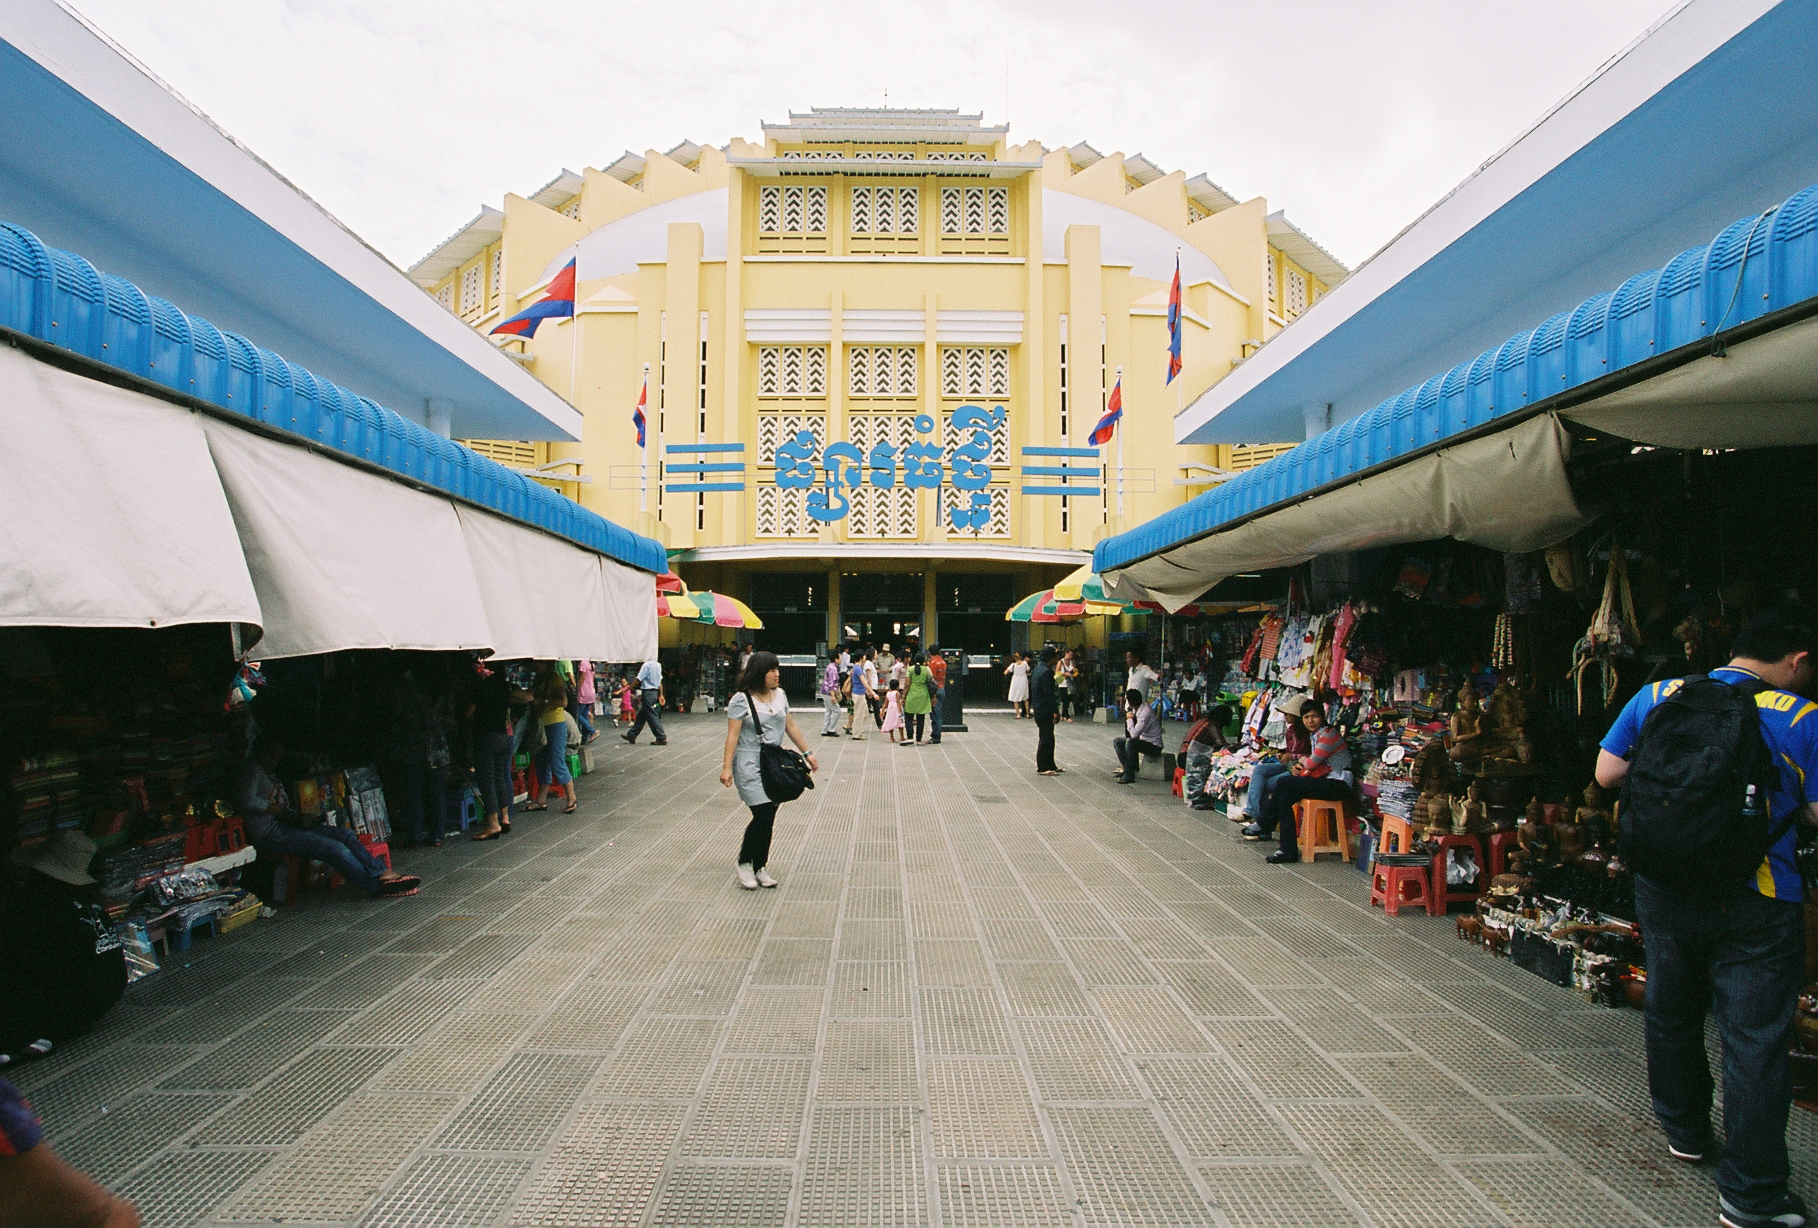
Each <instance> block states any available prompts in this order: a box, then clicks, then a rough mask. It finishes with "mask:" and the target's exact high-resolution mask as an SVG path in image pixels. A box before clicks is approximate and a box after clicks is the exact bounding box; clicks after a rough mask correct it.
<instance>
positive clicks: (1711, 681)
mask: <svg viewBox="0 0 1818 1228" xmlns="http://www.w3.org/2000/svg"><path fill="white" fill-rule="evenodd" d="M1766 688H1767V684H1766V683H1765V682H1763V681H1761V680H1760V679H1758V678H1751V679H1749V680H1748V681H1746V682H1742V683H1738V684H1736V685H1733V686H1732V685H1731V684H1730V683H1727V682H1722V681H1719V680H1717V679H1715V678H1710V677H1706V676H1705V675H1703V674H1694V675H1692V676H1691V677H1689V678H1686V679H1685V680H1684V682H1683V683H1682V684H1681V685H1680V686H1679V688H1678V689H1677V690H1675V691H1674V692H1673V693H1672V694H1671V695H1669V696H1667V697H1666V698H1665V699H1663V700H1661V701H1660V702H1659V703H1658V704H1656V705H1655V706H1654V709H1653V711H1651V712H1649V713H1648V715H1647V719H1646V720H1644V721H1643V722H1642V725H1641V734H1640V737H1639V738H1638V739H1637V741H1636V743H1635V749H1634V753H1633V754H1632V755H1631V756H1630V762H1629V772H1628V775H1627V777H1625V778H1624V780H1623V784H1622V802H1621V805H1620V807H1619V808H1618V815H1617V828H1618V833H1619V834H1618V841H1617V849H1618V851H1619V852H1620V853H1621V856H1622V860H1623V863H1624V864H1625V865H1627V866H1628V867H1629V868H1630V869H1632V870H1634V871H1635V873H1637V874H1639V875H1641V877H1643V878H1645V879H1647V880H1648V881H1650V882H1653V883H1658V884H1659V885H1660V886H1662V887H1666V888H1669V889H1673V890H1677V891H1684V892H1690V893H1694V894H1699V895H1715V894H1718V893H1720V892H1722V891H1724V890H1727V889H1728V888H1731V887H1733V886H1735V885H1736V884H1737V883H1738V882H1740V881H1742V880H1744V879H1746V878H1748V877H1750V876H1751V875H1753V874H1754V873H1755V871H1756V869H1757V868H1758V867H1759V866H1760V865H1761V859H1762V858H1763V857H1765V856H1766V855H1767V851H1768V849H1769V848H1770V847H1771V846H1772V845H1773V843H1774V841H1776V840H1778V839H1779V838H1780V837H1781V836H1782V835H1784V834H1785V832H1786V828H1785V826H1784V825H1783V826H1782V827H1781V828H1780V829H1779V830H1778V831H1776V830H1774V829H1773V818H1772V814H1771V804H1770V802H1769V796H1770V794H1771V792H1772V790H1773V787H1774V785H1775V784H1776V783H1777V781H1778V779H1779V773H1778V770H1777V769H1776V767H1775V765H1774V757H1773V752H1772V751H1771V750H1769V748H1768V745H1767V743H1766V742H1765V741H1764V740H1763V739H1762V737H1761V715H1760V713H1759V711H1758V710H1757V707H1756V703H1755V696H1756V694H1757V693H1758V692H1760V691H1762V690H1765V689H1766ZM1750 785H1754V786H1755V787H1756V798H1757V803H1756V804H1755V805H1753V806H1749V805H1746V801H1747V797H1748V788H1749V786H1750ZM1789 821H1790V819H1789Z"/></svg>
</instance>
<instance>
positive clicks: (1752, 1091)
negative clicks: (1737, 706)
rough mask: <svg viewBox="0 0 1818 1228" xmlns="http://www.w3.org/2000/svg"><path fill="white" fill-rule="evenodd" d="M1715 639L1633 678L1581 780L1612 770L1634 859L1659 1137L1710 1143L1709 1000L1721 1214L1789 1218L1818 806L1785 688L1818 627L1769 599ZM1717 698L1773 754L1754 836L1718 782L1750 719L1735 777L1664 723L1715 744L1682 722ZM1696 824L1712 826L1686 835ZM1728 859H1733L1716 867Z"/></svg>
mask: <svg viewBox="0 0 1818 1228" xmlns="http://www.w3.org/2000/svg"><path fill="white" fill-rule="evenodd" d="M1731 654H1732V659H1731V661H1730V663H1729V664H1728V665H1727V666H1724V667H1723V668H1721V669H1714V670H1712V671H1711V672H1710V674H1709V675H1708V679H1709V681H1707V680H1706V679H1705V678H1699V677H1696V676H1694V677H1692V678H1682V679H1672V680H1669V681H1662V682H1656V683H1653V684H1651V685H1649V686H1646V687H1643V688H1642V689H1641V691H1640V692H1638V693H1637V694H1636V695H1635V697H1634V698H1633V699H1631V700H1630V701H1629V702H1628V704H1627V705H1626V706H1625V707H1624V708H1623V710H1622V713H1621V715H1619V716H1618V717H1617V718H1616V723H1615V724H1614V725H1612V726H1611V727H1610V732H1609V733H1608V734H1607V735H1606V736H1605V737H1604V739H1603V746H1602V749H1601V750H1600V751H1599V753H1598V756H1597V782H1598V783H1599V784H1601V785H1603V786H1604V787H1605V788H1613V787H1615V786H1616V785H1618V784H1623V785H1625V788H1624V799H1623V800H1624V813H1623V817H1622V829H1623V839H1622V854H1623V857H1624V859H1625V860H1629V861H1632V862H1633V864H1634V869H1635V871H1636V873H1635V906H1636V909H1637V912H1638V920H1639V921H1640V922H1641V931H1642V937H1643V940H1644V941H1645V943H1646V947H1647V971H1648V979H1647V998H1646V1009H1647V1052H1648V1087H1649V1090H1650V1092H1651V1093H1652V1094H1653V1099H1654V1113H1655V1116H1657V1117H1658V1118H1659V1119H1660V1127H1661V1129H1662V1130H1663V1131H1664V1132H1665V1134H1666V1136H1667V1145H1668V1148H1669V1150H1670V1152H1671V1154H1672V1156H1673V1158H1674V1159H1677V1160H1683V1161H1686V1162H1688V1163H1698V1162H1700V1161H1702V1160H1703V1159H1704V1158H1705V1156H1706V1155H1707V1154H1709V1153H1710V1152H1711V1151H1712V1150H1713V1149H1715V1148H1716V1146H1717V1143H1716V1140H1715V1138H1714V1137H1713V1135H1712V1131H1711V1096H1712V1090H1713V1089H1712V1081H1711V1074H1710V1066H1709V1064H1708V1060H1707V1058H1706V1054H1705V1043H1704V1039H1705V1022H1704V1020H1705V1014H1706V1012H1707V1010H1709V1009H1710V1008H1711V1007H1712V1006H1713V1005H1714V1006H1715V1008H1716V1009H1715V1014H1716V1017H1717V1030H1718V1033H1719V1035H1720V1036H1721V1037H1722V1039H1723V1123H1724V1140H1723V1144H1722V1155H1723V1158H1722V1162H1721V1164H1720V1165H1719V1166H1718V1169H1717V1190H1718V1195H1719V1198H1720V1201H1721V1211H1720V1215H1719V1222H1721V1223H1723V1224H1726V1225H1729V1226H1730V1228H1755V1226H1757V1225H1762V1226H1766V1225H1783V1226H1789V1228H1797V1226H1798V1225H1802V1224H1804V1223H1805V1222H1806V1220H1805V1214H1806V1210H1805V1204H1804V1203H1803V1202H1802V1201H1801V1200H1800V1199H1799V1197H1798V1196H1797V1195H1795V1194H1792V1193H1790V1192H1789V1191H1788V1189H1787V1177H1788V1173H1789V1165H1788V1160H1787V1149H1786V1129H1787V1115H1788V1111H1789V1109H1790V1106H1791V1102H1792V1084H1791V1078H1790V1074H1789V1070H1788V1058H1787V1054H1788V1051H1789V1049H1790V1048H1791V1044H1792V1040H1793V1016H1794V1010H1795V1008H1796V1006H1797V1003H1798V997H1799V986H1800V982H1801V980H1802V977H1803V973H1804V966H1805V933H1804V928H1803V927H1804V900H1805V883H1804V882H1803V881H1802V878H1801V875H1800V870H1799V865H1798V863H1797V860H1796V848H1797V845H1798V842H1799V840H1800V836H1801V832H1800V827H1801V826H1802V824H1804V825H1810V824H1811V823H1812V822H1813V821H1814V820H1815V819H1818V806H1815V805H1814V803H1818V704H1814V703H1813V702H1811V701H1810V700H1807V699H1805V698H1803V697H1802V696H1800V695H1799V694H1798V692H1799V691H1802V690H1804V689H1805V688H1806V687H1807V686H1809V685H1811V682H1812V676H1813V663H1814V658H1815V656H1818V625H1815V624H1814V622H1813V620H1812V619H1811V617H1810V616H1809V615H1808V614H1806V613H1804V612H1803V611H1791V610H1780V611H1770V612H1768V613H1765V614H1762V615H1760V616H1758V617H1756V618H1755V619H1754V620H1753V621H1752V622H1750V623H1749V624H1748V625H1747V626H1746V627H1744V628H1743V631H1742V634H1741V635H1739V636H1738V637H1737V638H1736V641H1735V643H1734V645H1733V647H1732V648H1731ZM1713 684H1722V686H1721V687H1719V686H1715V685H1713ZM1722 687H1727V688H1729V689H1730V692H1731V694H1726V692H1725V691H1724V690H1723V689H1722ZM1750 697H1752V698H1753V703H1752V704H1750V703H1748V702H1747V701H1748V700H1749V698H1750ZM1732 698H1737V699H1740V700H1742V701H1743V704H1742V710H1743V713H1744V714H1746V715H1756V714H1758V720H1759V739H1760V741H1761V742H1763V743H1765V744H1766V747H1767V749H1768V750H1769V751H1770V752H1771V753H1772V761H1773V772H1772V776H1771V781H1770V783H1769V789H1768V794H1767V802H1766V806H1765V807H1764V808H1763V809H1764V810H1765V814H1763V815H1761V817H1762V818H1763V819H1765V823H1764V824H1762V826H1764V827H1765V829H1766V835H1765V837H1761V838H1758V839H1756V840H1754V841H1753V842H1752V843H1751V842H1750V836H1751V834H1752V833H1751V831H1750V819H1751V815H1750V813H1749V810H1750V806H1751V800H1752V799H1750V798H1749V797H1748V796H1747V794H1746V793H1743V794H1742V796H1740V797H1735V796H1730V795H1732V794H1737V793H1740V792H1741V790H1742V788H1743V786H1742V785H1741V783H1740V782H1741V781H1742V780H1743V779H1746V777H1747V775H1748V774H1749V773H1748V767H1747V759H1748V758H1749V757H1750V756H1749V753H1748V752H1749V751H1752V748H1753V745H1754V740H1753V737H1752V736H1751V734H1750V733H1749V731H1748V730H1746V729H1744V730H1743V732H1742V736H1741V737H1740V738H1739V739H1736V743H1737V745H1738V749H1739V750H1742V752H1743V753H1742V754H1739V755H1736V756H1734V758H1736V759H1739V760H1741V763H1740V769H1741V770H1740V771H1739V772H1737V773H1736V774H1735V775H1734V776H1733V777H1732V776H1731V774H1730V773H1731V768H1732V767H1735V766H1737V765H1736V764H1734V763H1732V762H1730V761H1728V759H1726V757H1725V756H1723V755H1721V754H1720V755H1718V756H1716V757H1713V756H1711V755H1709V754H1703V755H1698V756H1693V755H1687V754H1684V753H1683V751H1680V750H1679V747H1680V745H1681V744H1683V742H1684V740H1685V739H1684V738H1683V737H1682V736H1676V735H1679V734H1680V732H1681V731H1689V732H1691V733H1692V734H1693V735H1694V736H1695V741H1694V742H1693V744H1694V745H1699V746H1703V747H1716V748H1718V749H1719V750H1720V751H1721V750H1724V749H1727V746H1728V744H1726V743H1725V741H1724V740H1723V736H1722V734H1723V731H1722V730H1721V729H1717V728H1714V732H1713V735H1712V736H1709V737H1696V734H1697V727H1696V725H1697V722H1699V721H1700V720H1701V717H1702V713H1703V712H1709V711H1714V710H1718V709H1721V708H1723V707H1724V706H1725V705H1726V701H1729V700H1731V699H1732ZM1751 710H1752V712H1751ZM1672 752H1676V753H1672ZM1717 760H1724V761H1722V762H1718V761H1717ZM1706 765H1709V766H1710V767H1714V768H1715V769H1717V771H1718V773H1719V774H1720V776H1719V778H1718V782H1719V783H1720V784H1722V785H1723V787H1722V788H1721V789H1718V790H1711V791H1708V792H1707V790H1706V788H1705V787H1704V786H1705V785H1706V783H1707V782H1708V781H1710V780H1711V779H1713V778H1712V776H1711V772H1710V771H1709V770H1708V768H1707V766H1706ZM1663 769H1664V770H1663ZM1711 797H1714V798H1715V799H1716V800H1713V801H1710V802H1706V801H1705V799H1706V798H1711ZM1668 802H1671V803H1672V807H1671V810H1670V811H1669V809H1668V806H1667V804H1666V803H1668ZM1755 804H1756V805H1759V803H1755ZM1738 810H1739V811H1740V813H1738ZM1707 820H1714V823H1707ZM1701 829H1703V830H1708V831H1713V832H1722V833H1723V834H1724V835H1725V836H1726V838H1725V839H1722V840H1720V841H1718V842H1716V843H1714V844H1711V845H1707V846H1705V847H1703V848H1700V847H1697V845H1696V843H1695V841H1696V833H1697V832H1698V831H1699V830H1701ZM1675 841H1678V842H1680V843H1679V844H1678V847H1675V844H1674V842H1675ZM1738 853H1740V856H1736V854H1738ZM1763 854H1765V855H1763ZM1758 856H1759V857H1760V860H1759V861H1756V857H1758ZM1726 862H1733V864H1732V866H1731V868H1730V869H1729V870H1728V871H1727V872H1726V871H1725V869H1724V866H1725V863H1726Z"/></svg>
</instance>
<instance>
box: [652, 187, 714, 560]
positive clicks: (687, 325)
mask: <svg viewBox="0 0 1818 1228" xmlns="http://www.w3.org/2000/svg"><path fill="white" fill-rule="evenodd" d="M704 242H705V239H704V236H703V235H702V233H701V225H700V223H699V222H671V223H669V244H668V251H667V254H666V257H665V259H666V264H665V266H664V269H663V281H664V285H663V308H664V310H665V311H666V312H667V313H668V321H667V326H666V328H665V334H666V346H667V349H666V357H665V359H664V364H663V365H664V371H663V399H662V405H663V417H664V428H663V438H664V440H665V441H666V442H668V443H681V442H688V441H691V440H693V439H694V435H695V415H696V414H697V413H699V412H700V411H699V409H698V408H697V406H698V405H699V404H700V398H701V350H700V347H701V340H700V337H701V323H700V320H701V314H700V313H701V249H702V245H703V243H704ZM650 459H651V460H652V461H653V462H654V461H656V460H657V459H658V458H657V457H655V456H653V457H651V458H650ZM661 459H662V460H663V461H664V462H665V463H664V465H663V468H664V470H665V471H666V470H667V469H668V464H667V462H668V460H669V457H668V455H667V454H664V455H663V456H662V458H661ZM689 459H691V460H693V459H698V458H695V457H692V456H691V457H690V458H689ZM651 470H652V473H653V474H654V473H655V471H656V466H655V464H653V465H652V466H651ZM653 480H654V478H653ZM659 497H660V496H659ZM662 507H663V515H664V518H665V521H666V522H672V523H669V534H670V537H669V541H670V544H672V545H677V546H680V545H692V544H693V542H694V539H695V532H694V496H693V495H678V496H677V497H676V498H675V499H674V500H664V501H663V503H662ZM684 512H685V513H686V514H684Z"/></svg>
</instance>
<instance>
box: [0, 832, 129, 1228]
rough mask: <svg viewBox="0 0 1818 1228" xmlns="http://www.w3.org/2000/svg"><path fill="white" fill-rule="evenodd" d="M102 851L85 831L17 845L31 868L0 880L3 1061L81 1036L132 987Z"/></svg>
mask: <svg viewBox="0 0 1818 1228" xmlns="http://www.w3.org/2000/svg"><path fill="white" fill-rule="evenodd" d="M94 855H95V842H94V841H93V840H90V839H89V838H88V837H87V836H85V835H83V834H82V833H81V832H78V831H60V832H58V833H57V834H56V835H54V836H52V837H51V838H50V839H49V840H46V841H44V842H43V843H42V844H38V845H33V846H31V847H28V848H22V849H16V850H14V853H13V861H14V862H15V863H16V864H18V865H21V866H23V867H24V870H23V872H22V873H21V874H19V875H18V877H16V878H14V879H13V880H12V881H11V882H9V883H6V884H5V885H4V886H0V934H4V935H5V936H6V940H5V942H3V943H0V1066H4V1065H8V1064H10V1063H11V1062H15V1061H21V1060H24V1059H26V1058H33V1057H42V1056H44V1055H45V1054H47V1053H49V1052H50V1051H51V1047H52V1046H53V1045H56V1044H61V1043H62V1042H63V1041H65V1040H69V1039H70V1038H72V1037H75V1036H80V1035H81V1034H82V1033H83V1032H86V1031H87V1030H88V1029H89V1028H90V1027H92V1026H93V1025H94V1023H95V1021H96V1020H97V1019H99V1018H101V1016H102V1015H104V1014H106V1013H107V1010H108V1008H109V1007H111V1006H113V1004H114V1003H115V1002H118V1001H119V1000H120V994H121V993H122V992H123V991H124V990H125V989H126V956H125V954H124V953H123V952H122V951H121V949H120V940H119V939H118V938H116V937H115V936H114V931H113V927H112V925H110V924H109V922H108V920H107V914H106V913H105V912H103V911H102V909H101V902H100V896H99V895H98V894H97V891H96V887H95V880H94V878H93V877H92V876H91V875H90V874H89V872H88V863H89V861H90V860H91V859H93V857H94ZM0 1202H4V1199H0ZM7 1222H10V1221H8V1220H7V1219H6V1218H5V1215H4V1214H3V1213H0V1223H7Z"/></svg>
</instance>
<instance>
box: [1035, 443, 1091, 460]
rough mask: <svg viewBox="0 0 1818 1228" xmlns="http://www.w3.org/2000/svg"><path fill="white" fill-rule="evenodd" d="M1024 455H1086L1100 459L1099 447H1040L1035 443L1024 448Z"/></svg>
mask: <svg viewBox="0 0 1818 1228" xmlns="http://www.w3.org/2000/svg"><path fill="white" fill-rule="evenodd" d="M1023 455H1024V456H1084V457H1089V458H1090V459H1092V460H1097V459H1098V449H1097V448H1038V447H1034V446H1033V445H1031V446H1027V447H1025V448H1023Z"/></svg>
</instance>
